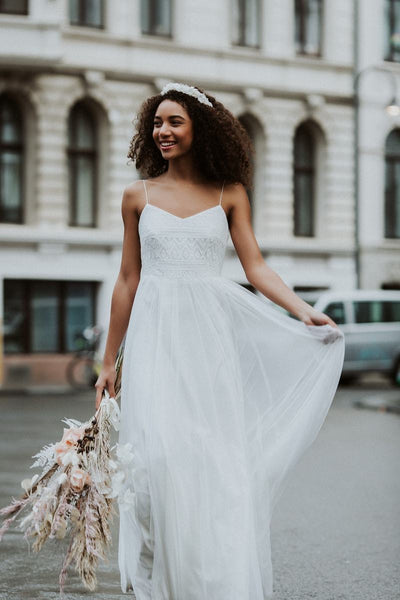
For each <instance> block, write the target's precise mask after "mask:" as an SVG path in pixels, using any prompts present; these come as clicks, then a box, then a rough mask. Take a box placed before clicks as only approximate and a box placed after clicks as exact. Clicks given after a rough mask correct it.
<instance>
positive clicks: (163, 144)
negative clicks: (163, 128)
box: [161, 142, 175, 146]
mask: <svg viewBox="0 0 400 600" xmlns="http://www.w3.org/2000/svg"><path fill="white" fill-rule="evenodd" d="M174 144H175V142H161V146H173V145H174Z"/></svg>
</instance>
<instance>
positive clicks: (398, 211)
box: [385, 129, 400, 239]
mask: <svg viewBox="0 0 400 600" xmlns="http://www.w3.org/2000/svg"><path fill="white" fill-rule="evenodd" d="M385 162H386V174H385V237H387V238H397V239H399V238H400V129H395V130H394V131H392V132H391V133H390V134H389V135H388V137H387V140H386V161H385Z"/></svg>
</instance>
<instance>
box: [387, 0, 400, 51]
mask: <svg viewBox="0 0 400 600" xmlns="http://www.w3.org/2000/svg"><path fill="white" fill-rule="evenodd" d="M385 12H386V14H385V27H386V31H385V46H386V47H385V58H386V60H391V61H395V62H400V1H399V0H385Z"/></svg>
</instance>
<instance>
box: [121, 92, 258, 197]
mask: <svg viewBox="0 0 400 600" xmlns="http://www.w3.org/2000/svg"><path fill="white" fill-rule="evenodd" d="M196 89H197V90H199V92H201V93H203V94H205V92H204V91H203V90H202V89H200V88H197V87H196ZM205 95H206V96H207V98H208V99H209V100H210V102H211V103H212V105H213V106H212V107H210V106H207V105H205V104H203V103H200V102H199V101H198V100H197V99H196V98H194V97H193V96H190V95H188V94H184V93H183V92H179V91H177V90H170V91H169V92H167V93H166V94H164V95H163V96H162V95H161V94H157V95H155V96H151V97H150V98H148V99H147V100H145V101H144V102H143V104H142V106H141V108H140V110H139V113H138V115H137V118H136V120H135V125H136V130H137V131H136V133H135V135H134V136H133V137H132V140H131V142H130V146H129V152H128V158H129V159H131V161H133V162H134V163H135V164H136V168H137V169H138V170H139V171H140V173H141V174H142V175H143V176H144V177H157V176H158V175H161V174H162V173H165V172H166V171H167V170H168V161H167V160H165V159H164V158H163V157H162V155H161V153H160V151H159V149H158V148H157V146H156V144H155V143H154V140H153V135H152V133H153V122H154V116H155V113H156V111H157V108H158V105H159V104H160V103H161V102H162V101H163V100H167V99H168V100H174V101H175V102H178V103H179V104H180V105H181V106H183V108H184V109H185V110H186V111H187V112H188V114H189V117H190V118H191V119H192V122H193V144H192V152H193V158H194V161H195V164H196V165H197V167H198V169H199V172H200V174H201V175H202V176H203V177H204V178H205V179H206V180H208V181H215V182H221V181H225V182H226V183H242V184H243V185H244V187H246V188H247V189H250V188H251V180H252V155H253V153H254V148H253V145H252V143H251V140H250V138H249V136H248V134H247V132H246V130H245V128H244V127H243V125H242V124H241V123H240V121H238V119H236V117H234V116H233V114H232V113H231V112H230V111H229V110H228V109H226V108H225V106H224V105H223V104H221V102H218V101H217V100H216V99H215V98H213V96H210V95H208V94H205Z"/></svg>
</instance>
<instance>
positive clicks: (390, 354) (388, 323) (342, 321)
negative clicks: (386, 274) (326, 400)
mask: <svg viewBox="0 0 400 600" xmlns="http://www.w3.org/2000/svg"><path fill="white" fill-rule="evenodd" d="M314 307H315V308H316V309H317V310H320V311H322V312H324V313H326V314H327V315H329V316H330V317H331V318H332V319H333V320H334V321H335V322H336V323H337V324H338V325H339V327H340V329H342V331H343V333H344V335H345V342H346V350H345V357H344V366H343V375H344V377H348V378H349V377H352V376H356V375H359V374H361V373H367V372H370V371H379V372H380V373H385V374H387V375H389V376H390V377H391V378H392V379H393V381H394V382H395V383H396V384H397V385H400V291H389V290H388V291H385V290H374V291H366V290H354V291H348V292H324V293H323V294H321V296H319V298H318V300H317V301H316V302H315V304H314Z"/></svg>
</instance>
